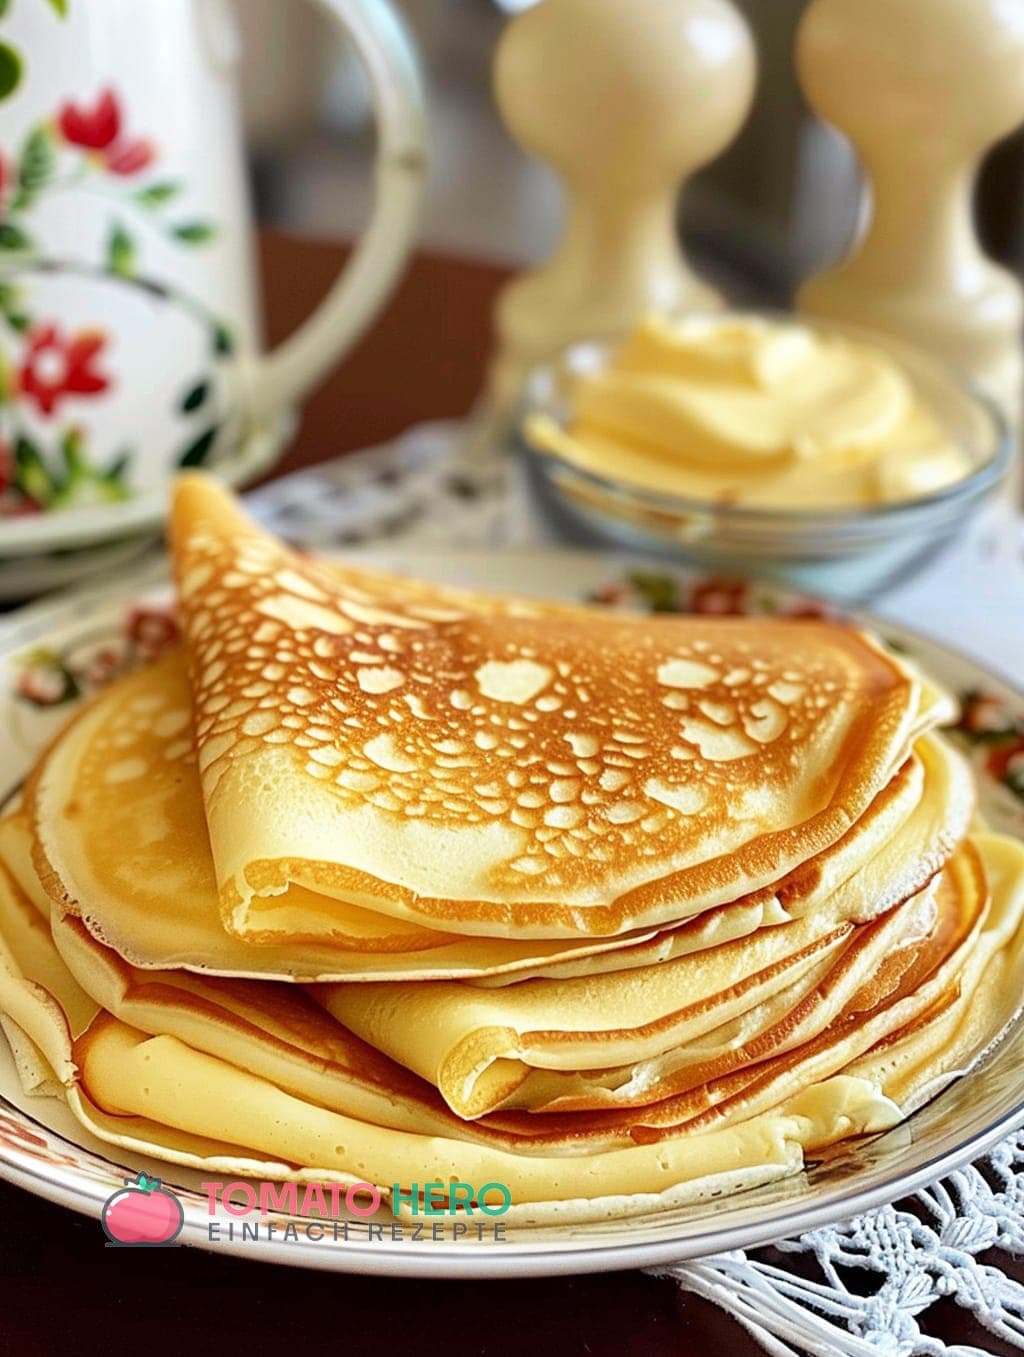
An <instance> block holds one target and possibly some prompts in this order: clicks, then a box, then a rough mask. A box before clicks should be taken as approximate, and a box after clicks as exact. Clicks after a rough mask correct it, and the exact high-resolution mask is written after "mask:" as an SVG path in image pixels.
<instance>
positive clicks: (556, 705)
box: [171, 476, 953, 945]
mask: <svg viewBox="0 0 1024 1357" xmlns="http://www.w3.org/2000/svg"><path fill="white" fill-rule="evenodd" d="M171 538H172V555H173V559H174V566H175V574H176V579H177V584H178V591H179V597H180V603H181V608H182V616H183V626H184V631H185V636H186V640H187V644H188V650H189V657H190V680H191V689H192V696H193V703H194V709H195V719H196V744H197V750H198V760H199V772H200V778H201V783H202V790H203V798H204V804H205V810H206V819H207V823H208V826H209V835H210V846H211V849H212V855H213V860H214V864H215V873H216V880H217V885H218V891H219V896H220V902H221V909H222V914H223V919H224V925H225V927H226V929H227V930H228V931H229V932H232V933H234V934H236V935H237V936H239V937H244V938H246V939H251V940H261V941H280V942H288V941H293V942H303V943H305V942H312V941H319V942H323V941H332V940H333V941H335V942H337V941H341V942H342V944H343V945H345V940H346V939H347V938H348V937H350V936H351V934H352V932H353V930H354V929H356V928H357V926H358V923H359V921H360V919H361V918H362V917H363V916H361V915H360V914H359V911H365V910H372V911H374V912H377V913H380V914H385V915H387V916H389V917H390V918H391V919H393V920H396V921H399V923H400V924H401V925H402V926H404V927H406V928H408V927H409V925H415V926H418V927H421V928H427V929H437V930H441V931H443V932H445V933H454V934H465V935H485V936H490V937H505V938H518V939H525V938H549V939H550V938H576V939H578V938H580V937H612V936H616V935H619V934H622V933H624V932H629V931H631V930H636V929H641V928H649V927H661V926H664V925H668V924H673V923H678V922H680V921H682V920H684V919H686V918H689V917H692V916H694V915H697V914H699V913H701V912H702V911H705V910H708V909H712V908H714V907H716V906H718V905H721V904H725V903H727V902H729V901H731V900H734V899H736V898H737V897H739V896H744V895H749V894H750V893H752V892H754V891H758V890H762V889H765V888H767V887H769V886H771V885H773V884H774V883H776V882H778V881H779V880H780V879H781V878H782V877H784V876H785V875H786V874H787V873H789V872H791V871H793V870H795V869H796V868H797V867H799V866H800V865H801V864H803V863H806V862H808V861H809V860H811V859H812V858H814V857H816V856H817V855H819V854H821V853H823V852H825V851H827V850H828V849H829V848H831V847H832V846H833V845H834V844H836V843H837V842H838V841H839V840H840V839H841V838H842V836H843V835H844V834H845V833H846V832H847V831H848V830H849V829H850V828H851V826H852V825H854V824H855V823H856V821H857V820H858V819H859V818H860V817H861V816H863V815H864V813H865V812H866V811H867V809H868V807H869V806H870V805H871V803H872V801H873V800H874V799H875V798H876V797H877V796H878V795H879V793H880V792H881V791H882V790H883V789H884V788H885V787H886V786H887V785H888V783H889V782H890V781H891V779H892V778H893V777H894V776H895V774H896V772H897V770H898V769H899V768H900V766H901V765H902V764H903V763H904V761H905V760H906V759H907V757H908V755H909V753H910V750H911V748H912V746H913V744H914V741H915V740H916V739H917V738H918V736H920V735H921V734H922V733H923V732H924V731H926V730H927V729H929V728H930V727H932V726H934V725H935V724H936V723H937V722H938V721H940V720H943V719H946V718H949V717H951V715H952V713H953V707H952V704H951V702H950V700H949V699H948V698H946V697H945V696H943V695H941V694H938V693H937V692H936V691H935V690H933V689H931V688H930V687H929V686H928V685H927V684H926V683H925V682H924V681H923V680H922V679H921V677H920V676H919V675H917V674H916V673H915V672H914V671H913V670H912V669H911V668H909V667H908V666H906V665H904V664H903V663H901V662H900V661H898V660H897V659H895V658H894V657H892V656H891V655H889V654H887V653H886V652H885V651H884V650H883V649H882V648H881V647H880V646H879V645H877V644H876V643H875V642H873V641H872V640H871V639H870V638H868V637H866V636H864V635H862V634H860V633H858V632H856V631H854V630H852V629H848V628H844V627H839V626H834V625H831V624H828V623H819V622H806V623H801V624H794V623H792V622H786V621H779V620H771V619H756V620H736V619H707V618H699V619H695V618H665V617H655V618H647V617H644V618H637V617H624V616H619V615H614V614H608V613H603V612H600V611H594V610H588V609H583V608H571V607H556V606H553V605H547V604H539V603H535V602H530V601H527V600H519V599H510V598H505V599H496V598H488V597H486V596H482V595H474V594H469V593H466V592H463V591H459V590H453V589H445V588H440V587H436V586H431V585H427V584H422V583H413V582H410V581H407V580H401V579H395V578H390V577H388V576H384V575H378V574H375V573H372V572H369V571H362V570H356V569H353V568H347V567H342V566H339V565H336V564H331V563H329V562H324V561H318V560H315V559H312V558H309V557H305V556H302V555H300V554H298V553H296V552H292V551H290V550H288V549H287V548H286V547H285V546H283V545H282V544H281V543H280V542H278V541H276V540H275V539H273V538H272V537H269V536H268V535H266V534H265V533H263V532H261V531H260V530H259V529H257V528H256V527H255V526H253V525H252V524H251V523H249V522H248V521H247V520H246V519H245V518H244V517H243V516H242V515H241V514H240V512H239V511H238V509H237V508H236V507H235V505H234V502H233V501H232V500H231V499H230V497H229V496H227V495H226V494H225V493H223V492H221V491H220V490H218V489H217V488H216V487H215V485H214V484H213V483H212V482H211V481H208V480H206V479H204V478H202V477H198V476H190V477H187V478H185V479H184V480H183V481H182V482H180V483H179V488H178V491H177V494H176V497H175V503H174V510H173V516H172V533H171ZM398 933H400V929H399V928H398V925H396V934H398Z"/></svg>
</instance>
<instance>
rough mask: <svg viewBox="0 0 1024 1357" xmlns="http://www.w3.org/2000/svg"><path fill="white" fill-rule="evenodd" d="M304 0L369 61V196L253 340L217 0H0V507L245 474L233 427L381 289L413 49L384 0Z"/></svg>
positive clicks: (228, 32)
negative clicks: (282, 310) (211, 469)
mask: <svg viewBox="0 0 1024 1357" xmlns="http://www.w3.org/2000/svg"><path fill="white" fill-rule="evenodd" d="M279 3H281V4H282V5H285V4H287V5H288V6H289V7H291V5H293V4H294V3H295V0H279ZM316 3H318V4H319V6H320V8H322V9H323V10H325V11H326V12H327V13H328V14H330V15H332V16H333V18H334V19H335V20H336V21H337V22H338V24H339V25H340V26H341V27H342V28H343V29H344V30H345V31H346V33H347V34H348V37H349V38H350V39H351V41H352V42H353V44H354V46H355V49H356V51H357V52H358V53H359V55H360V57H361V59H362V61H363V63H364V65H365V67H366V70H367V73H368V76H369V80H370V84H371V87H372V91H373V96H374V107H375V110H376V117H377V124H378V126H377V145H378V150H377V165H376V179H377V182H376V188H377V192H376V206H375V210H374V213H373V218H372V221H371V223H370V226H369V228H368V230H367V232H366V234H365V236H364V237H363V239H362V240H361V241H360V243H359V245H358V246H357V248H356V250H355V251H354V253H353V255H352V256H351V258H350V260H349V262H348V264H347V266H346V268H345V269H344V271H343V273H342V275H341V277H340V278H339V279H338V281H337V282H336V283H335V285H334V287H333V288H332V289H331V291H330V292H329V293H328V295H327V296H326V297H325V298H324V300H323V302H322V303H321V304H320V306H319V308H318V309H317V310H316V311H315V312H314V314H313V315H312V316H310V317H309V319H308V320H307V321H306V322H305V324H304V325H303V326H302V327H301V328H300V329H299V330H298V331H297V332H296V333H295V334H293V335H292V336H291V338H290V339H288V340H287V341H286V342H285V343H283V344H282V345H280V346H279V347H278V348H277V349H275V350H274V351H273V352H272V353H269V354H264V353H263V352H262V351H261V346H260V338H259V330H260V327H259V305H258V299H257V293H256V280H255V276H254V268H253V253H252V229H251V226H252V223H251V219H250V212H249V205H248V199H247V194H246V183H245V163H244V156H243V146H242V126H241V118H240V110H239V101H238V97H237V90H236V79H235V77H236V73H237V66H238V62H239V59H240V52H239V43H238V37H237V32H236V27H235V22H234V14H233V13H232V10H231V7H230V4H229V0H15V3H13V4H4V5H0V516H5V517H6V516H8V515H12V514H14V515H21V514H35V513H38V512H40V511H43V512H45V511H50V510H59V509H68V508H77V507H80V506H85V505H88V504H92V505H95V504H96V502H97V501H107V500H111V501H116V500H119V499H122V498H124V499H130V498H132V497H134V496H138V495H140V494H141V493H144V492H146V491H151V490H152V489H153V488H154V487H156V486H159V485H161V484H162V483H163V482H164V481H165V480H166V478H167V477H168V475H169V474H170V473H171V472H172V471H173V469H175V468H176V467H179V466H198V465H205V464H212V463H217V464H219V465H222V466H226V467H228V468H229V469H230V474H231V476H232V479H236V480H237V479H239V478H240V475H241V473H242V472H244V471H248V472H249V473H250V474H251V473H252V472H253V471H254V470H256V469H257V468H256V466H255V464H253V462H252V459H251V457H250V461H249V464H247V463H246V457H247V455H248V454H247V453H246V449H247V448H249V447H251V446H252V445H254V444H259V446H260V448H261V449H262V451H261V452H260V457H261V458H262V459H264V460H265V459H266V457H267V456H268V453H267V449H268V446H269V447H270V449H271V452H275V451H276V449H277V447H278V446H279V444H280V441H281V438H282V437H283V431H284V429H285V427H286V426H287V423H288V421H287V419H286V418H282V416H286V415H287V412H288V411H289V409H290V407H292V406H293V405H294V404H295V403H296V402H297V401H298V400H299V399H301V397H302V395H303V394H304V393H305V392H306V391H307V390H308V388H309V387H310V386H311V385H312V384H313V383H314V382H316V381H317V379H318V378H319V377H321V376H322V375H323V374H324V372H325V371H326V370H327V369H328V368H330V367H331V366H332V365H333V364H334V363H336V362H337V360H338V359H339V358H340V356H341V355H342V354H343V353H344V352H345V351H346V350H347V349H348V348H350V347H351V345H352V344H353V343H354V342H355V341H356V339H357V338H358V337H359V336H360V335H361V333H362V332H363V331H364V329H365V328H366V326H367V325H368V323H369V322H370V321H371V320H372V319H373V317H374V316H375V315H376V313H377V312H378V311H379V309H380V308H381V306H382V304H383V303H384V301H385V299H386V297H387V295H388V293H389V292H390V290H391V288H392V285H393V284H394V282H395V280H396V278H397V275H398V272H399V269H400V267H401V265H402V264H403V262H404V261H405V259H406V257H407V255H408V252H409V249H410V247H411V242H412V234H413V230H414V227H415V223H416V220H417V209H418V205H419V201H420V197H421V192H422V185H423V177H424V150H423V140H424V116H423V101H422V91H421V85H420V80H419V76H418V72H417V64H416V59H415V55H414V52H413V50H412V48H411V46H410V44H409V40H408V39H407V37H406V35H405V31H404V29H403V27H402V25H401V24H400V22H399V20H398V18H397V16H396V15H395V13H394V11H393V10H392V9H391V8H390V7H389V6H388V5H387V4H386V3H385V0H316ZM65 521H66V520H65ZM24 526H25V527H26V528H27V527H28V525H27V524H26V525H24ZM40 526H42V525H40ZM69 526H70V525H69ZM10 527H11V528H13V527H14V525H13V524H11V525H10Z"/></svg>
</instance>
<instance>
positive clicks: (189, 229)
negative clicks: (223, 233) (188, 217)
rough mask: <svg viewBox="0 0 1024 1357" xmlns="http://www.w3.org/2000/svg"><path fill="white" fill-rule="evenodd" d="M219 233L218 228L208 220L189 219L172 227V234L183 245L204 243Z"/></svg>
mask: <svg viewBox="0 0 1024 1357" xmlns="http://www.w3.org/2000/svg"><path fill="white" fill-rule="evenodd" d="M216 234H217V228H216V227H215V226H212V225H211V224H210V223H209V222H206V221H187V222H182V223H181V225H180V226H172V227H171V235H172V236H174V238H175V240H180V241H181V242H182V244H183V245H204V244H205V243H206V241H208V240H212V239H213V237H214V236H215V235H216Z"/></svg>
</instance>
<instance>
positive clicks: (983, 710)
mask: <svg viewBox="0 0 1024 1357" xmlns="http://www.w3.org/2000/svg"><path fill="white" fill-rule="evenodd" d="M1013 724H1014V723H1013V715H1012V713H1011V712H1010V710H1009V708H1008V707H1007V706H1006V704H1005V703H1004V702H1003V701H1002V700H1001V699H1000V698H998V697H996V696H995V695H994V694H992V693H969V694H968V695H966V696H965V698H964V708H963V715H962V716H961V718H960V726H961V728H962V729H963V730H966V731H967V732H968V733H969V734H971V735H1003V734H1007V733H1009V732H1010V731H1012V730H1013Z"/></svg>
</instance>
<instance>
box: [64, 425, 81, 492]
mask: <svg viewBox="0 0 1024 1357" xmlns="http://www.w3.org/2000/svg"><path fill="white" fill-rule="evenodd" d="M60 455H61V460H62V461H63V463H64V470H65V472H66V474H67V477H68V479H69V480H73V479H74V478H75V477H76V476H80V475H82V474H83V473H84V471H85V470H86V462H85V448H84V440H83V438H82V431H81V429H68V431H67V433H65V435H64V437H63V438H62V439H61V440H60Z"/></svg>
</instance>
